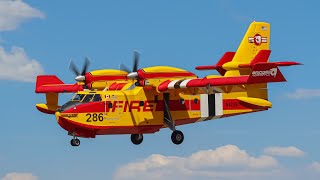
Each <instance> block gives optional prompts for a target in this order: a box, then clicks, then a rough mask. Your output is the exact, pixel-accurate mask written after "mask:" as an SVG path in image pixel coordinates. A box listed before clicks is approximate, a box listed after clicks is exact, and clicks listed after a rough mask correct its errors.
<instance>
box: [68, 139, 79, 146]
mask: <svg viewBox="0 0 320 180" xmlns="http://www.w3.org/2000/svg"><path fill="white" fill-rule="evenodd" d="M70 144H71V146H80V140H79V139H71V141H70Z"/></svg>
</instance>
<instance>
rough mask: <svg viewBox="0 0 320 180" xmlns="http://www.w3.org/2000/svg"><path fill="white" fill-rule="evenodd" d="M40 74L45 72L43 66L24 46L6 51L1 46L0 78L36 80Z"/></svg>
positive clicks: (24, 80) (25, 80)
mask: <svg viewBox="0 0 320 180" xmlns="http://www.w3.org/2000/svg"><path fill="white" fill-rule="evenodd" d="M38 74H43V68H42V67H41V65H40V64H39V63H38V62H37V61H36V60H34V59H30V58H29V57H28V56H27V54H26V53H25V51H24V49H23V48H19V47H13V48H12V49H11V51H10V52H6V51H5V49H4V48H3V47H0V79H4V80H18V81H23V82H34V81H35V77H36V76H37V75H38Z"/></svg>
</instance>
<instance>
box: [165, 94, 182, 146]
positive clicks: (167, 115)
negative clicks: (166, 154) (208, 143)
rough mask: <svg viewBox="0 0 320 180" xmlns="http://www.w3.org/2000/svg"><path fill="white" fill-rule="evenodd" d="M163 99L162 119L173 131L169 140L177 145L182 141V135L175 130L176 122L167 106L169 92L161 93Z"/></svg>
mask: <svg viewBox="0 0 320 180" xmlns="http://www.w3.org/2000/svg"><path fill="white" fill-rule="evenodd" d="M163 99H164V110H163V114H164V117H163V120H164V123H165V124H166V125H167V126H168V127H169V128H170V129H171V130H172V131H173V132H172V134H171V141H172V142H173V143H174V144H176V145H179V144H181V143H182V142H183V140H184V136H183V133H182V132H181V131H179V130H176V124H175V121H174V120H173V118H172V115H171V112H170V108H169V102H170V101H169V93H164V94H163Z"/></svg>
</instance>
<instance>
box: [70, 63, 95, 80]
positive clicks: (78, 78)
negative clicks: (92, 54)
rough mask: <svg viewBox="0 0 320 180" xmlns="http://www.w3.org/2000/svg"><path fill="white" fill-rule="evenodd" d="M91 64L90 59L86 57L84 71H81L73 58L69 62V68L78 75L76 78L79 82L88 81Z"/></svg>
mask: <svg viewBox="0 0 320 180" xmlns="http://www.w3.org/2000/svg"><path fill="white" fill-rule="evenodd" d="M89 64H90V60H89V59H88V58H87V57H86V58H85V59H84V64H83V67H82V71H81V72H80V71H79V70H78V68H77V66H76V65H75V64H74V62H73V61H72V60H71V61H70V64H69V69H70V70H71V71H72V72H73V73H74V74H75V75H76V77H75V78H74V79H75V80H76V81H77V82H85V81H86V77H85V75H86V72H87V70H88V67H89Z"/></svg>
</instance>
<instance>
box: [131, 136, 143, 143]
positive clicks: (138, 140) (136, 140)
mask: <svg viewBox="0 0 320 180" xmlns="http://www.w3.org/2000/svg"><path fill="white" fill-rule="evenodd" d="M142 141H143V134H131V142H132V143H133V144H135V145H139V144H141V143H142Z"/></svg>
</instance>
